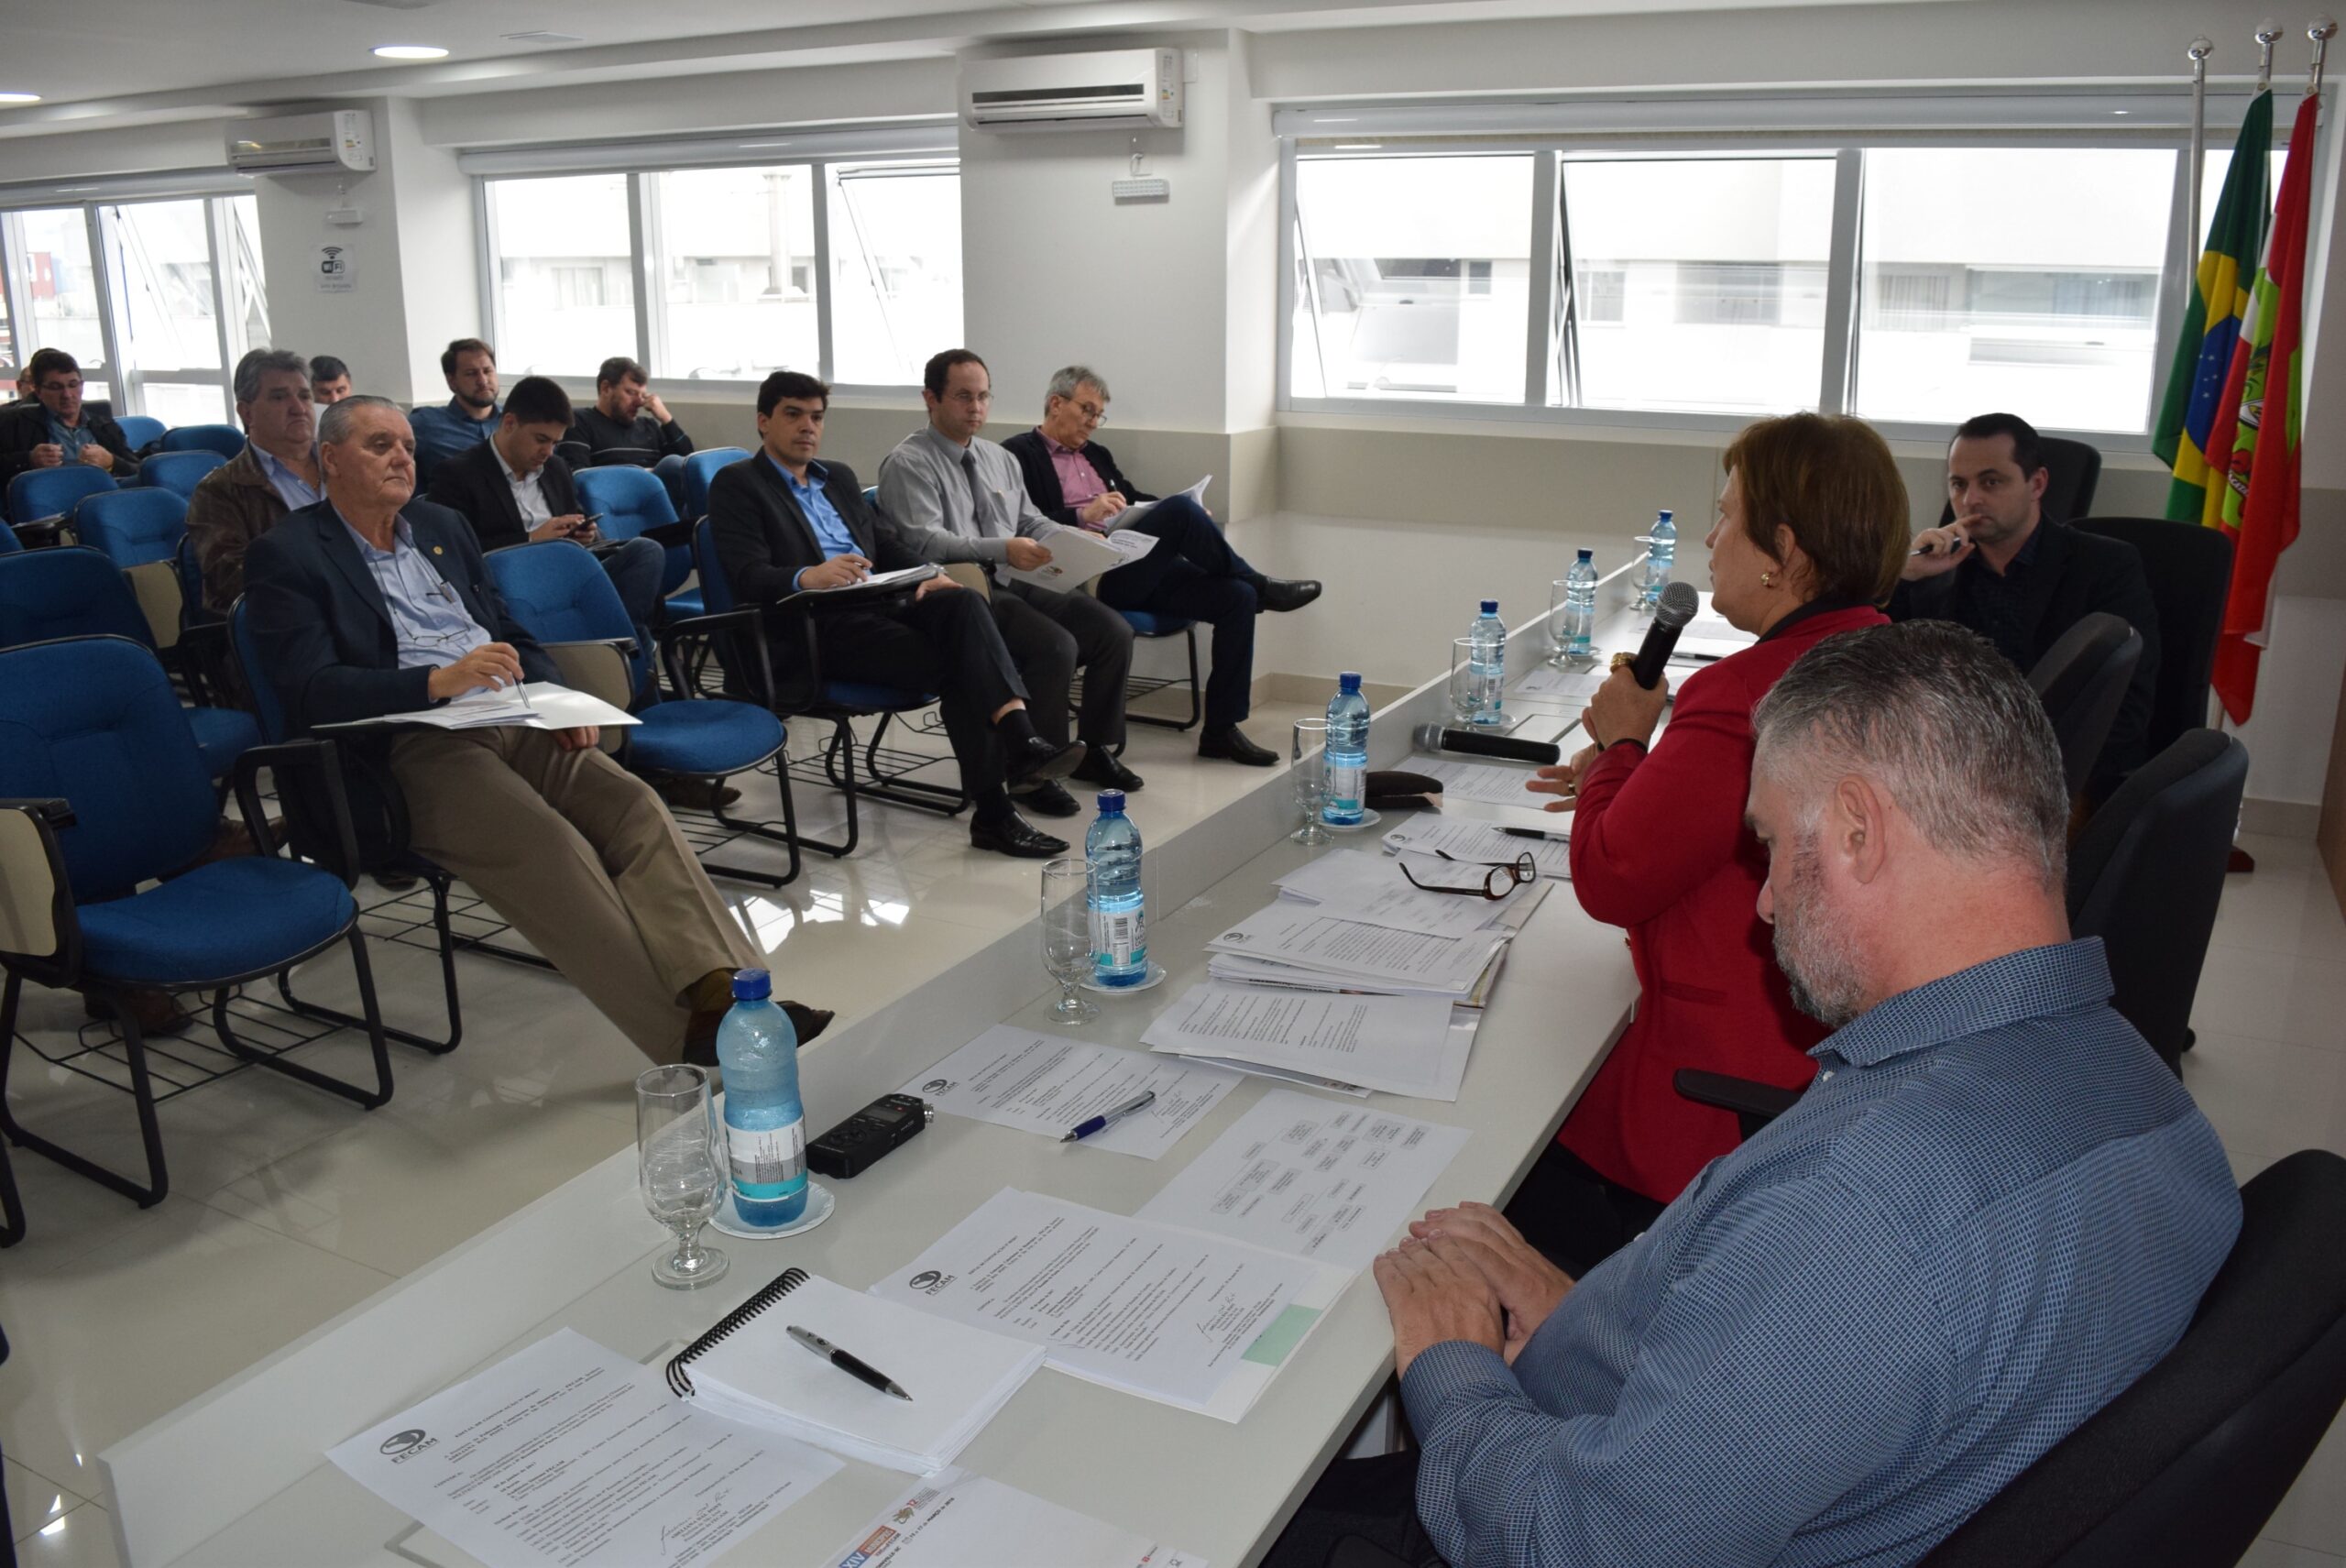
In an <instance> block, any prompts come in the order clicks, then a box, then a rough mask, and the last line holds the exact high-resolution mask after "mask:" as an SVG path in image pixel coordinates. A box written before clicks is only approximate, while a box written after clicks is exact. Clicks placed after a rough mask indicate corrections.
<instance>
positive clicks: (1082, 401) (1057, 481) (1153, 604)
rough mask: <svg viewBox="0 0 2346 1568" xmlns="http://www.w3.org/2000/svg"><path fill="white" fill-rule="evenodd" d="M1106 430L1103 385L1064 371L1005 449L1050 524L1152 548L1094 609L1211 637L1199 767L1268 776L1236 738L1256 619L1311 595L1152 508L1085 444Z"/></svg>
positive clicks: (1209, 532)
mask: <svg viewBox="0 0 2346 1568" xmlns="http://www.w3.org/2000/svg"><path fill="white" fill-rule="evenodd" d="M1107 418H1108V384H1107V383H1106V382H1105V381H1103V380H1102V379H1101V378H1100V376H1099V373H1098V372H1096V371H1094V370H1092V369H1091V368H1090V367H1086V366H1082V365H1070V366H1069V367H1067V368H1065V369H1064V370H1061V371H1059V372H1058V374H1057V375H1055V376H1053V377H1052V378H1051V385H1050V389H1049V390H1048V391H1047V392H1046V393H1045V394H1044V397H1043V422H1042V423H1041V424H1039V425H1037V426H1036V427H1035V428H1034V429H1033V430H1030V431H1026V432H1024V433H1020V434H1017V435H1014V436H1012V437H1011V438H1010V439H1009V440H1007V441H1004V442H1003V450H1004V451H1006V452H1008V453H1009V454H1010V455H1012V456H1014V457H1015V458H1017V459H1018V466H1019V470H1020V472H1021V473H1023V474H1024V475H1025V480H1026V494H1027V496H1028V498H1029V499H1032V500H1033V502H1034V503H1035V506H1036V509H1037V510H1040V511H1041V512H1042V513H1043V515H1044V516H1046V517H1047V518H1049V519H1050V520H1051V521H1053V522H1057V523H1061V524H1064V525H1066V526H1067V527H1069V528H1088V529H1092V530H1094V531H1096V532H1102V533H1105V532H1110V531H1111V530H1113V529H1116V528H1120V527H1127V526H1129V527H1133V528H1137V529H1138V530H1140V532H1143V533H1146V534H1148V535H1151V536H1152V537H1154V538H1155V539H1156V540H1157V546H1156V548H1154V549H1152V550H1151V551H1150V552H1149V553H1148V554H1146V555H1144V556H1142V557H1141V558H1140V559H1139V560H1137V561H1135V562H1134V563H1133V564H1132V565H1129V566H1119V567H1117V568H1116V569H1115V570H1114V571H1113V572H1110V573H1108V574H1107V575H1106V576H1103V577H1102V578H1101V579H1100V587H1099V590H1098V591H1099V595H1100V600H1101V602H1102V603H1103V604H1106V605H1109V606H1112V607H1113V608H1114V609H1145V610H1148V611H1150V612H1151V613H1153V614H1157V615H1162V616H1169V617H1172V618H1174V619H1176V620H1202V621H1204V622H1206V623H1207V624H1208V625H1210V626H1211V627H1212V628H1213V673H1212V674H1211V675H1209V676H1208V677H1207V679H1206V690H1205V728H1204V729H1202V730H1200V732H1199V735H1198V755H1200V757H1226V758H1228V759H1229V760H1230V761H1232V762H1244V763H1246V764H1247V765H1249V766H1252V767H1258V768H1267V767H1269V766H1270V765H1271V764H1272V763H1274V762H1277V761H1278V758H1277V755H1276V754H1274V753H1273V752H1271V751H1266V750H1265V749H1264V748H1263V747H1260V746H1257V745H1255V743H1254V742H1253V741H1252V740H1248V739H1247V738H1246V737H1245V735H1244V733H1243V732H1242V731H1241V730H1240V729H1239V728H1238V725H1239V722H1240V720H1242V719H1244V718H1245V717H1246V713H1247V708H1248V706H1249V698H1250V696H1251V695H1252V692H1253V688H1254V684H1255V612H1256V611H1258V610H1266V609H1268V610H1288V609H1302V608H1303V607H1304V606H1305V605H1307V604H1310V602H1311V601H1312V600H1313V599H1316V598H1319V597H1320V585H1319V584H1318V583H1315V582H1310V581H1297V582H1289V581H1285V580H1282V579H1280V578H1277V577H1266V576H1263V574H1262V573H1260V572H1257V571H1256V570H1255V568H1254V567H1252V566H1249V565H1247V564H1246V562H1245V560H1244V558H1243V557H1241V556H1240V555H1239V554H1238V552H1237V551H1235V550H1233V549H1232V548H1231V547H1230V541H1229V540H1227V539H1225V538H1223V537H1222V529H1221V527H1220V526H1219V525H1217V524H1216V523H1215V521H1214V520H1213V514H1212V513H1211V512H1209V511H1207V510H1206V509H1205V508H1204V507H1202V506H1200V505H1199V504H1198V503H1197V502H1196V501H1193V500H1191V499H1189V497H1188V496H1185V495H1184V496H1174V497H1171V498H1170V499H1164V500H1159V499H1157V497H1155V496H1152V495H1150V494H1149V493H1148V492H1147V491H1146V490H1144V489H1142V488H1140V487H1138V486H1137V485H1135V484H1134V483H1133V482H1132V481H1131V480H1129V479H1127V478H1125V477H1124V471H1123V470H1122V469H1120V468H1118V467H1117V466H1116V459H1115V458H1114V457H1113V455H1111V454H1110V453H1109V451H1108V449H1107V448H1106V447H1104V446H1102V445H1101V444H1099V443H1098V442H1097V441H1094V440H1092V439H1091V434H1092V432H1094V431H1096V430H1098V429H1099V428H1100V426H1101V425H1102V424H1103V423H1105V422H1106V421H1107ZM1142 502H1155V503H1156V504H1155V505H1153V506H1151V507H1150V508H1149V509H1148V511H1147V513H1146V515H1145V516H1143V517H1142V518H1141V519H1140V520H1139V521H1136V522H1131V523H1120V522H1119V521H1117V519H1118V517H1119V515H1120V514H1121V513H1123V512H1124V510H1126V509H1128V508H1130V507H1133V506H1136V505H1139V504H1140V503H1142Z"/></svg>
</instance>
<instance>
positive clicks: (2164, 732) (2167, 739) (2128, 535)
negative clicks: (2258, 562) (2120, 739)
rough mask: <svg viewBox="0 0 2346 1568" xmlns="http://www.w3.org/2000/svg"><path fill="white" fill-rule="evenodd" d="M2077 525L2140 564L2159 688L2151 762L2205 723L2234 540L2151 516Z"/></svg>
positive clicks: (2154, 706) (2149, 746)
mask: <svg viewBox="0 0 2346 1568" xmlns="http://www.w3.org/2000/svg"><path fill="white" fill-rule="evenodd" d="M2076 526H2077V529H2078V531H2079V532H2085V533H2098V534H2099V535H2101V536H2102V537H2103V538H2104V539H2119V540H2123V541H2124V542H2125V543H2129V544H2132V546H2133V547H2134V553H2135V554H2138V555H2140V556H2141V557H2142V558H2143V576H2145V577H2146V578H2148V579H2149V580H2150V585H2151V603H2152V604H2153V606H2154V607H2155V608H2156V609H2157V610H2158V618H2159V671H2158V684H2157V685H2155V686H2154V688H2153V695H2152V697H2151V727H2150V733H2149V735H2148V736H2147V737H2146V744H2145V747H2144V751H2145V754H2147V755H2149V756H2154V757H2155V756H2157V755H2158V754H2159V753H2160V752H2161V751H2165V750H2166V749H2167V748H2168V747H2169V746H2172V745H2174V744H2175V743H2176V740H2179V739H2181V738H2182V735H2183V733H2184V731H2185V730H2187V729H2198V728H2199V727H2200V726H2201V725H2203V724H2205V723H2207V722H2208V683H2209V677H2210V676H2211V675H2212V674H2213V673H2214V671H2215V667H2216V640H2217V638H2218V636H2219V635H2220V633H2221V632H2222V630H2223V629H2224V598H2225V596H2226V595H2227V594H2229V593H2230V592H2231V585H2232V537H2231V534H2229V533H2226V532H2224V531H2223V530H2222V529H2220V528H2202V527H2200V526H2199V525H2198V523H2196V522H2169V521H2165V519H2163V518H2155V517H2088V518H2084V519H2081V520H2080V521H2078V522H2077V525H2076Z"/></svg>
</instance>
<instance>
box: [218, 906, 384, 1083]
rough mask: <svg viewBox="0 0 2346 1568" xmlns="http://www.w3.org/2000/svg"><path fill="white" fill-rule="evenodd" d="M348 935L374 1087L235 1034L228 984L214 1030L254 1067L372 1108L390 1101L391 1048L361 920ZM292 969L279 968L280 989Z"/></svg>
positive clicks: (223, 989) (220, 994) (234, 1053)
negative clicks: (371, 1052)
mask: <svg viewBox="0 0 2346 1568" xmlns="http://www.w3.org/2000/svg"><path fill="white" fill-rule="evenodd" d="M349 938H350V959H351V966H352V967H353V968H354V969H356V970H357V971H358V1001H359V1005H360V1006H362V1007H364V1008H366V1010H367V1013H366V1016H365V1017H364V1018H363V1019H359V1020H356V1024H357V1026H358V1027H361V1028H363V1029H365V1030H366V1031H367V1044H368V1045H369V1046H370V1047H373V1050H374V1054H375V1087H374V1088H372V1089H366V1088H363V1087H361V1086H360V1085H358V1084H356V1083H351V1082H348V1081H347V1080H343V1079H339V1078H336V1077H334V1075H333V1074H332V1073H325V1072H320V1071H319V1070H318V1069H315V1068H313V1067H304V1066H303V1065H302V1064H301V1063H300V1062H294V1061H287V1060H286V1059H285V1058H283V1057H281V1056H280V1055H278V1054H276V1053H275V1052H273V1051H264V1050H261V1049H259V1048H258V1047H254V1046H249V1045H247V1044H246V1043H245V1042H244V1041H243V1040H241V1039H239V1038H238V1037H237V1036H236V1031H235V1030H234V1029H232V1028H230V1027H229V1026H228V988H227V987H226V986H225V985H224V986H222V987H221V988H220V989H219V990H218V991H217V992H214V994H213V998H212V1030H213V1033H214V1034H216V1035H218V1036H220V1043H221V1045H223V1046H224V1047H226V1048H227V1050H228V1054H229V1055H231V1056H234V1057H236V1058H239V1059H241V1060H244V1061H248V1062H250V1063H252V1064H253V1066H255V1067H263V1068H267V1069H269V1071H271V1072H279V1073H283V1074H284V1075H285V1076H286V1077H288V1078H291V1079H297V1080H300V1081H301V1082H303V1083H306V1084H308V1085H309V1086H310V1087H311V1088H312V1089H323V1090H324V1091H326V1092H327V1093H328V1094H338V1095H340V1096H342V1098H344V1099H345V1100H347V1101H350V1102H353V1103H354V1104H356V1105H359V1106H362V1107H364V1108H365V1109H367V1110H369V1111H372V1110H373V1109H375V1107H377V1106H378V1105H384V1104H388V1103H389V1102H390V1098H391V1057H390V1048H389V1046H388V1045H387V1044H385V1042H384V1038H383V1034H384V1031H383V1013H382V1008H381V1007H380V1006H379V1005H378V1003H376V1000H375V971H374V970H373V968H372V967H371V966H369V965H368V963H367V938H366V936H365V935H364V934H363V933H362V932H361V931H360V930H359V929H358V923H357V921H356V920H355V919H354V920H353V921H352V922H351V925H350V932H349ZM289 972H290V971H289V970H279V971H278V988H279V990H280V992H281V991H282V990H283V989H284V980H285V976H286V975H287V974H288V973H289Z"/></svg>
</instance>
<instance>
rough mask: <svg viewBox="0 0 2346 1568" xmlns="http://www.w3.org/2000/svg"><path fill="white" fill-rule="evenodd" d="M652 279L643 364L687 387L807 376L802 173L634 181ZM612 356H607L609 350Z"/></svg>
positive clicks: (809, 211)
mask: <svg viewBox="0 0 2346 1568" xmlns="http://www.w3.org/2000/svg"><path fill="white" fill-rule="evenodd" d="M644 180H645V181H646V183H647V184H648V185H649V186H650V189H651V194H652V221H651V223H650V225H648V226H647V228H646V230H645V236H646V238H647V240H648V241H649V243H650V244H651V247H652V273H653V276H654V277H656V278H657V279H658V280H659V291H658V293H657V295H656V296H655V300H654V304H653V307H652V308H653V310H654V311H655V312H657V313H658V318H659V319H658V321H657V323H655V325H654V327H653V330H652V365H651V369H652V374H653V375H655V376H674V377H679V378H685V379H687V380H705V379H718V380H727V379H730V380H757V379H759V378H762V377H763V376H764V375H765V374H766V373H767V372H768V371H771V370H780V369H795V370H805V371H806V372H808V373H809V374H812V373H814V371H815V369H816V367H817V363H818V362H819V360H820V357H821V349H820V343H821V338H820V334H819V333H818V331H817V323H816V317H815V311H816V304H815V197H814V189H815V181H814V170H812V169H809V168H806V167H805V166H803V165H801V166H795V167H785V168H776V169H693V170H679V171H677V172H674V173H668V174H648V175H646V176H644ZM613 352H617V350H614V351H613Z"/></svg>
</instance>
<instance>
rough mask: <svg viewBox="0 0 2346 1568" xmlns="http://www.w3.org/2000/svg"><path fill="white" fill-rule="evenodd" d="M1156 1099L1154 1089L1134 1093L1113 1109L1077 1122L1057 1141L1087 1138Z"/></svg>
mask: <svg viewBox="0 0 2346 1568" xmlns="http://www.w3.org/2000/svg"><path fill="white" fill-rule="evenodd" d="M1156 1099H1157V1091H1155V1090H1154V1089H1152V1090H1149V1091H1147V1092H1146V1093H1143V1094H1138V1095H1135V1096H1134V1097H1133V1098H1132V1099H1130V1100H1127V1101H1125V1102H1124V1103H1123V1104H1122V1105H1119V1106H1117V1107H1116V1108H1115V1109H1114V1110H1113V1111H1102V1113H1100V1114H1099V1115H1097V1116H1094V1117H1092V1118H1091V1120H1090V1121H1088V1122H1078V1123H1077V1124H1075V1126H1074V1127H1073V1128H1072V1129H1070V1130H1069V1133H1068V1134H1067V1135H1066V1136H1065V1137H1062V1138H1061V1139H1059V1142H1061V1143H1063V1144H1071V1143H1074V1142H1075V1141H1076V1140H1077V1139H1079V1138H1088V1137H1090V1136H1091V1135H1092V1134H1094V1133H1097V1132H1100V1131H1101V1130H1102V1129H1103V1128H1107V1127H1112V1126H1113V1125H1115V1124H1117V1123H1118V1122H1121V1121H1123V1120H1124V1118H1125V1117H1127V1116H1129V1115H1131V1114H1132V1113H1134V1112H1135V1111H1140V1110H1145V1109H1146V1108H1147V1107H1148V1106H1149V1105H1150V1104H1151V1103H1153V1102H1155V1101H1156Z"/></svg>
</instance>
